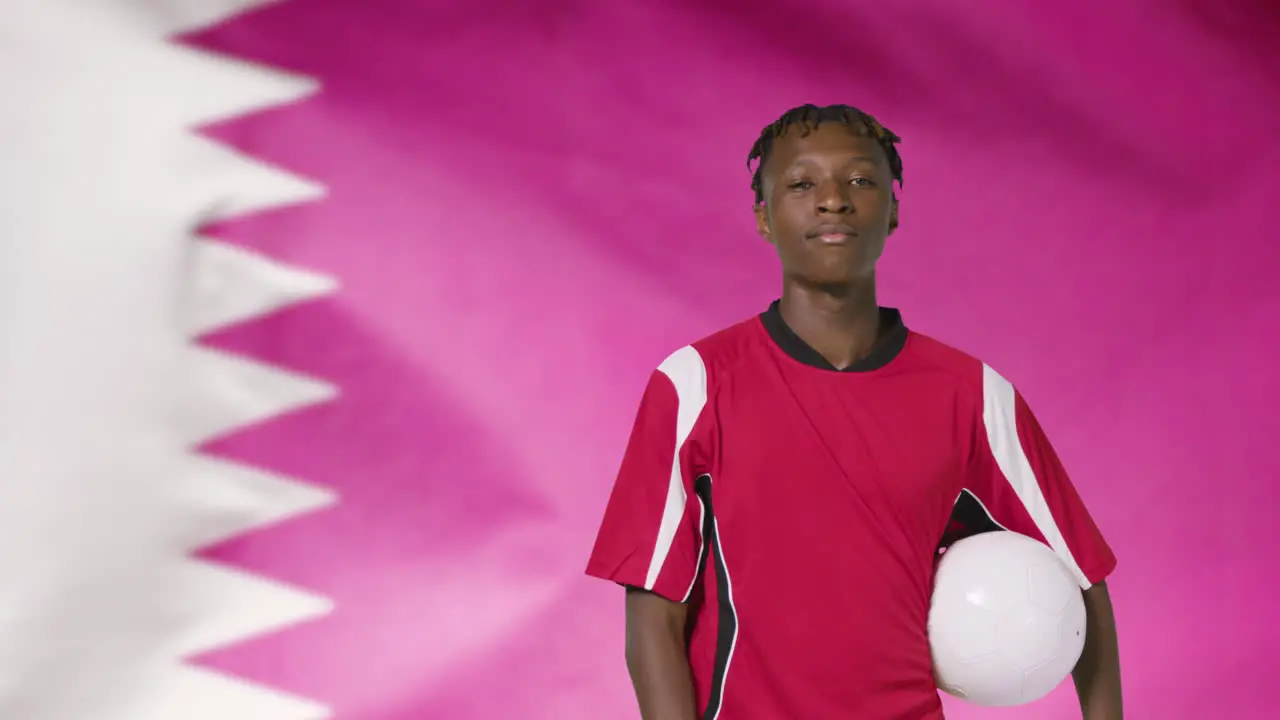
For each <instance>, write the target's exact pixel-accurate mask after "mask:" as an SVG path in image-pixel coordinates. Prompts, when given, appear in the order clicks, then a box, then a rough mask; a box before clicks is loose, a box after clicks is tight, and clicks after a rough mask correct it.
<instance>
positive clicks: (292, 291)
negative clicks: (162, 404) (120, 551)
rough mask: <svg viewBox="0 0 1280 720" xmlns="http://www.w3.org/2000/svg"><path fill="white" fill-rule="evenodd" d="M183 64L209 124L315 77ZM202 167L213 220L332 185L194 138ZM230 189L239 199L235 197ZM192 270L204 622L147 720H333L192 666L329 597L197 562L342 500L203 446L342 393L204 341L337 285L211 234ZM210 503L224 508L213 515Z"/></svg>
mask: <svg viewBox="0 0 1280 720" xmlns="http://www.w3.org/2000/svg"><path fill="white" fill-rule="evenodd" d="M262 4H265V3H264V2H262V0H221V1H219V2H208V1H205V2H199V1H197V0H190V1H189V2H187V3H186V4H185V6H183V7H180V8H179V9H178V11H177V12H176V15H177V16H178V17H175V18H171V19H170V20H171V24H170V26H169V27H168V28H166V30H167V32H166V35H170V36H173V35H179V34H182V33H188V32H191V31H192V30H195V29H197V28H199V27H201V26H206V25H212V24H216V23H218V22H221V21H224V20H226V19H228V18H230V17H231V16H233V15H236V14H239V13H240V12H243V11H245V10H248V9H250V8H252V7H254V6H258V5H262ZM171 47H172V50H173V53H174V54H175V57H176V58H178V62H179V63H181V64H183V65H185V67H184V68H183V69H182V77H183V80H184V85H185V96H186V97H187V98H189V99H190V101H191V102H190V104H189V106H188V107H189V109H190V111H191V112H190V114H189V115H188V116H187V117H185V118H184V119H185V120H186V121H187V122H188V123H189V124H190V126H193V127H200V126H205V125H209V124H213V123H215V122H219V121H224V120H227V119H231V118H237V117H243V116H245V115H248V114H251V113H255V112H259V111H262V110H265V109H268V108H272V107H276V106H279V105H281V104H284V103H290V102H295V101H298V100H301V99H303V98H305V97H307V96H308V95H310V94H312V93H313V92H315V91H316V89H317V86H316V83H315V82H313V81H311V80H309V79H307V78H300V77H294V76H289V75H286V74H283V73H280V72H276V71H273V70H269V69H267V68H263V67H260V66H257V65H253V64H250V63H244V62H240V61H237V60H233V59H230V58H226V57H219V56H214V55H211V54H209V53H206V52H203V51H199V50H195V49H191V48H187V47H183V46H180V45H176V44H174V45H171ZM190 143H191V144H192V145H193V146H196V147H197V148H198V150H197V151H196V152H197V153H198V156H199V160H200V163H201V164H202V165H203V169H204V172H205V173H207V174H209V175H211V176H215V177H219V178H223V179H224V180H225V181H224V182H222V183H219V185H220V190H222V191H223V193H222V194H220V195H219V196H218V197H216V198H210V203H209V205H208V206H209V207H211V208H213V213H212V214H211V215H210V216H209V217H206V218H204V220H205V221H206V222H210V223H212V222H216V221H219V220H224V219H228V218H231V217H238V216H243V215H245V214H248V213H253V212H258V211H263V210H268V209H273V208H278V207H281V206H285V205H291V204H296V203H301V202H311V201H314V200H317V199H319V198H320V197H322V196H323V188H321V187H320V186H318V185H316V184H315V183H312V182H310V181H307V180H305V179H302V178H298V177H296V176H293V175H291V174H289V173H287V172H285V171H283V170H281V169H279V168H275V167H270V166H268V165H266V164H264V163H262V162H259V161H257V160H255V159H254V158H251V157H246V156H244V155H242V154H240V153H238V152H236V151H233V150H231V149H229V148H227V147H225V146H223V145H220V144H218V143H216V142H213V141H211V140H209V139H207V138H205V137H202V136H200V135H198V134H196V133H193V134H192V135H191V137H190ZM228 191H229V192H228ZM190 263H191V264H190V269H191V272H192V274H193V294H192V297H191V298H190V302H189V304H188V306H187V308H186V311H187V312H186V317H185V323H186V326H185V331H186V333H187V334H188V337H189V338H190V339H191V340H192V342H191V344H190V345H189V347H188V353H189V357H188V358H187V360H188V363H189V370H190V383H189V386H190V388H191V390H192V393H193V395H192V397H191V398H190V402H189V403H188V404H187V405H186V407H187V412H186V413H184V415H183V417H182V418H181V420H180V426H179V431H180V433H181V438H182V440H183V442H184V443H185V444H186V446H187V447H189V448H192V449H191V450H190V451H189V454H188V461H187V466H186V472H185V475H184V477H183V478H181V480H180V482H181V483H182V484H183V487H184V490H183V492H184V494H185V495H186V496H187V499H188V501H189V502H192V503H197V504H200V505H202V506H204V508H205V514H206V515H208V516H209V517H208V519H207V520H206V522H204V523H203V524H202V525H201V527H199V528H198V530H196V531H194V532H193V533H192V534H191V536H190V537H189V544H188V545H187V547H186V548H185V549H186V551H187V552H188V553H189V559H188V560H187V561H186V565H185V573H186V578H185V580H184V583H183V585H184V587H185V588H186V590H187V592H188V593H189V594H190V596H191V598H193V600H192V603H193V604H194V605H195V607H193V608H192V611H193V613H194V617H195V618H196V622H194V623H192V624H191V625H190V626H189V627H188V628H187V629H186V632H185V633H184V634H183V635H182V636H181V637H180V638H177V639H176V641H175V643H174V646H173V648H172V651H173V658H174V661H175V665H176V667H175V669H174V673H173V675H172V683H171V684H170V685H169V686H168V687H167V688H166V692H162V693H154V694H152V695H151V696H149V702H150V703H151V707H148V708H144V709H142V710H141V711H140V712H138V714H137V715H136V716H135V717H136V718H137V719H138V720H152V718H154V719H155V720H160V719H161V718H162V717H164V718H172V717H174V716H175V715H174V714H173V712H174V710H175V709H179V708H180V712H179V713H178V715H180V716H181V717H182V718H183V719H184V720H205V719H206V718H207V719H208V720H215V718H216V719H218V720H225V718H231V717H233V718H245V719H246V720H250V719H252V720H316V719H318V718H325V717H329V715H330V712H329V710H328V709H327V708H325V707H323V706H322V705H319V704H317V703H314V702H310V701H307V700H304V699H301V698H296V697H292V696H289V695H286V694H284V693H281V692H278V691H275V690H272V689H269V688H264V687H261V686H256V685H253V684H251V683H250V682H248V681H246V680H242V679H236V678H231V677H227V676H224V675H221V674H218V673H215V672H212V671H210V670H207V669H204V668H200V667H195V666H192V665H190V664H187V663H185V662H184V659H185V658H190V657H194V656H198V655H201V654H204V653H208V652H211V651H214V650H217V649H220V648H224V647H228V646H231V645H235V644H237V643H239V642H243V641H246V640H249V639H251V638H256V637H260V636H262V635H265V634H269V633H272V632H276V631H279V630H281V629H284V628H287V627H289V626H292V625H296V624H298V623H303V622H307V621H309V620H314V619H316V618H319V617H322V616H324V615H325V614H327V613H328V612H329V611H330V610H331V609H332V604H331V602H330V601H329V600H328V599H327V598H324V597H320V596H317V595H314V594H311V593H308V592H305V591H303V590H299V589H296V588H290V587H286V586H284V585H282V584H280V583H276V582H273V581H271V580H270V579H268V578H263V577H257V576H254V575H251V574H249V573H246V572H243V571H241V570H237V569H234V568H228V567H225V566H220V565H217V564H214V563H211V562H209V561H207V560H204V559H201V558H198V557H195V555H196V553H198V552H199V550H201V549H202V548H204V547H207V546H210V545H214V544H217V543H220V542H223V541H225V540H227V539H230V538H232V537H236V536H240V535H243V534H245V533H248V532H252V531H254V530H257V529H261V528H263V527H266V526H268V525H271V524H275V523H279V522H283V521H286V520H289V519H291V518H296V517H298V516H299V515H302V514H305V513H309V512H313V511H316V510H319V509H321V508H324V507H326V506H329V505H331V504H333V503H334V502H336V497H335V496H334V494H333V493H331V492H328V491H326V490H324V489H320V488H316V487H314V486H310V485H307V484H305V483H304V482H302V481H300V480H297V479H293V478H288V477H281V476H279V475H277V474H274V473H270V472H267V471H265V470H263V469H259V468H252V467H247V466H244V465H241V464H238V463H233V462H229V461H226V460H222V459H217V458H213V457H209V456H206V455H203V454H202V453H201V452H200V450H199V448H200V447H201V446H203V445H205V444H206V443H208V442H210V441H212V440H214V439H216V438H219V437H221V436H224V435H226V434H229V433H233V432H236V431H238V430H242V429H244V428H246V427H249V426H253V425H256V424H259V423H263V422H267V421H270V420H271V419H272V418H275V417H278V416H281V415H284V414H286V413H290V412H293V411H296V410H299V409H301V408H304V407H308V406H311V405H315V404H317V403H324V402H330V401H332V400H333V399H335V398H336V397H337V389H336V388H335V387H334V386H332V385H331V384H329V383H326V382H324V381H322V380H319V379H316V378H309V377H304V376H302V375H300V374H298V373H295V372H291V371H289V370H287V369H285V368H279V367H271V366H268V365H266V364H263V363H261V362H258V361H256V360H254V359H251V358H245V357H237V356H234V355H231V354H228V353H225V352H221V351H218V350H214V349H211V348H207V347H202V346H201V345H200V343H199V338H200V337H202V336H204V335H206V334H208V333H211V332H215V331H217V330H220V329H225V328H227V327H229V326H232V325H235V324H239V323H242V322H247V321H251V320H254V319H256V318H260V317H263V316H265V315H268V314H270V313H273V312H275V311H277V310H280V309H282V308H285V307H287V306H291V305H296V304H298V303H303V302H307V301H310V300H314V299H317V298H320V297H323V296H325V295H328V294H331V293H333V292H334V291H335V290H336V289H337V283H336V281H335V280H334V279H333V278H330V277H327V276H324V275H321V274H317V273H313V272H309V271H304V270H300V269H297V268H292V267H289V266H286V265H283V264H281V263H278V262H274V261H272V260H271V259H269V258H266V257H263V256H261V255H259V254H257V253H254V252H252V251H249V250H245V249H242V248H238V247H233V246H230V245H226V244H222V243H219V242H217V241H216V240H213V239H210V238H206V237H196V238H194V239H193V245H192V253H191V260H190ZM209 509H216V512H215V513H214V514H212V515H210V514H209V512H208V510H209Z"/></svg>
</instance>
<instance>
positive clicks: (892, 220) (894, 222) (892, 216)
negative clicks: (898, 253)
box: [889, 194, 898, 235]
mask: <svg viewBox="0 0 1280 720" xmlns="http://www.w3.org/2000/svg"><path fill="white" fill-rule="evenodd" d="M897 229H898V196H897V195H896V194H895V195H894V196H893V205H892V206H891V207H890V208H889V234H890V235H892V234H893V231H894V230H897Z"/></svg>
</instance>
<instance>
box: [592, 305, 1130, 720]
mask: <svg viewBox="0 0 1280 720" xmlns="http://www.w3.org/2000/svg"><path fill="white" fill-rule="evenodd" d="M882 320H883V322H886V323H888V324H889V327H890V331H889V332H888V333H886V334H885V337H884V339H883V340H882V341H881V342H880V343H878V345H877V347H876V348H875V349H874V350H873V352H872V353H871V354H870V355H869V356H868V357H866V358H865V359H863V360H862V361H860V362H858V363H856V364H855V365H853V366H852V367H849V368H846V369H844V370H837V369H836V368H834V367H832V366H831V365H830V364H829V363H828V362H827V361H826V360H825V359H823V358H822V356H821V355H819V354H818V353H817V352H816V351H815V350H813V349H812V348H810V347H809V346H808V345H806V344H805V343H804V342H803V341H802V340H801V339H800V338H799V337H798V336H797V335H795V334H794V333H793V332H791V330H790V329H789V328H787V326H786V324H785V323H784V322H783V321H782V318H781V315H780V314H779V312H778V309H777V303H774V305H773V306H771V307H770V309H769V310H768V311H766V312H765V313H763V314H761V315H760V316H759V317H756V318H752V319H750V320H748V321H746V322H743V323H740V324H738V325H735V326H733V327H730V328H728V329H726V330H723V331H721V332H719V333H716V334H715V335H712V336H710V337H708V338H706V339H704V340H701V341H699V342H696V343H693V344H692V345H690V346H686V347H683V348H681V349H679V350H677V351H676V352H675V353H673V354H672V355H671V356H670V357H668V358H667V359H666V361H664V362H663V363H662V364H661V366H660V367H659V368H658V369H657V371H655V372H654V373H653V375H652V377H651V378H650V380H649V384H648V387H647V389H646V390H645V393H644V397H643V400H642V401H641V404H640V410H639V414H638V417H637V418H636V421H635V427H634V429H633V431H632V434H631V438H630V441H629V444H628V446H627V450H626V453H625V456H624V458H623V461H622V468H621V471H620V472H619V474H618V478H617V481H616V484H615V486H614V489H613V493H612V496H611V497H610V500H609V504H608V507H607V509H606V510H605V515H604V521H603V523H602V525H601V528H600V533H599V537H598V538H597V540H596V545H595V549H594V551H593V552H592V555H591V559H590V562H589V564H588V567H587V572H588V573H589V574H590V575H593V576H596V577H600V578H604V579H607V580H611V581H614V582H617V583H620V584H622V585H629V586H635V587H639V588H644V589H647V590H649V591H652V592H654V593H657V594H659V595H662V596H663V597H666V598H668V599H670V600H673V601H676V602H683V603H690V604H691V607H690V617H691V618H692V625H693V627H692V636H691V640H690V644H689V660H690V665H691V667H692V670H693V680H694V687H695V689H696V694H697V702H698V706H699V709H700V712H701V713H702V717H703V719H704V720H786V719H790V718H795V719H796V720H815V719H819V718H820V719H821V720H837V719H839V718H850V719H852V718H858V719H859V720H869V719H875V720H925V719H930V720H933V719H936V718H941V717H942V706H941V702H940V699H939V697H938V694H937V690H936V687H935V684H934V679H933V672H932V664H931V662H930V657H929V641H928V637H927V633H926V622H927V618H928V611H929V599H930V593H931V588H932V581H933V570H934V560H935V558H936V556H937V552H938V548H939V546H940V544H941V543H943V542H944V541H949V540H951V539H954V536H955V535H956V534H957V532H959V533H961V534H963V533H971V532H975V531H982V530H984V529H998V528H1004V529H1008V530H1013V531H1016V532H1019V533H1023V534H1025V535H1029V536H1031V537H1033V538H1036V539H1038V540H1041V541H1043V542H1045V543H1046V544H1047V545H1048V546H1049V547H1051V548H1052V549H1053V550H1054V552H1056V553H1057V554H1058V556H1059V557H1060V558H1062V560H1063V562H1065V563H1066V565H1067V567H1068V568H1070V569H1071V571H1072V573H1073V574H1074V575H1075V576H1076V579H1077V580H1078V582H1079V584H1080V586H1081V588H1088V587H1089V586H1090V585H1091V584H1093V583H1096V582H1099V581H1100V580H1102V579H1103V578H1104V577H1106V576H1107V574H1108V573H1110V572H1111V570H1112V569H1113V568H1114V567H1115V557H1114V556H1113V554H1112V552H1111V550H1110V548H1109V547H1108V546H1107V543H1106V541H1105V540H1103V538H1102V535H1101V534H1100V533H1099V532H1098V529H1097V527H1096V526H1095V525H1094V522H1093V520H1092V519H1091V518H1090V517H1089V513H1088V511H1087V510H1086V509H1085V507H1084V505H1083V504H1082V503H1081V501H1080V497H1079V496H1078V495H1077V494H1076V491H1075V489H1074V488H1073V487H1072V485H1071V482H1070V480H1069V479H1068V478H1067V474H1066V472H1065V471H1064V470H1063V468H1062V465H1061V463H1060V462H1059V461H1058V458H1057V456H1056V455H1055V454H1054V451H1053V448H1052V447H1051V446H1050V444H1049V441H1048V440H1047V439H1046V438H1045V436H1044V433H1043V432H1042V431H1041V429H1040V426H1039V425H1038V424H1037V423H1036V420H1035V418H1034V417H1033V416H1032V414H1031V411H1030V409H1029V408H1028V407H1027V404H1026V403H1025V402H1024V401H1023V399H1022V398H1021V396H1020V395H1019V394H1018V393H1017V392H1016V391H1015V390H1014V388H1013V386H1012V385H1010V384H1009V382H1008V381H1006V380H1005V379H1004V378H1003V377H1001V376H1000V375H999V374H997V373H996V372H995V371H994V370H992V369H991V368H990V367H987V366H986V365H984V364H983V363H982V362H981V361H979V360H976V359H974V358H972V357H970V356H968V355H966V354H964V353H962V352H960V351H958V350H955V349H952V348H950V347H948V346H946V345H944V344H942V343H940V342H938V341H936V340H933V339H931V338H929V337H927V336H924V335H920V334H918V333H915V332H911V331H909V330H908V329H907V328H906V326H905V325H903V324H902V319H901V315H900V314H899V313H898V312H897V311H894V310H891V309H884V310H883V311H882ZM962 526H963V527H962ZM944 536H946V537H945V540H944Z"/></svg>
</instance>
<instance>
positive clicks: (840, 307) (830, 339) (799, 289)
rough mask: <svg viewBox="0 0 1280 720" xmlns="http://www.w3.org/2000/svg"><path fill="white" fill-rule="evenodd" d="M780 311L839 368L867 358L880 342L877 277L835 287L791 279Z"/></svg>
mask: <svg viewBox="0 0 1280 720" xmlns="http://www.w3.org/2000/svg"><path fill="white" fill-rule="evenodd" d="M778 311H779V312H780V313H781V314H782V319H783V320H784V321H785V322H786V323H787V327H789V328H791V331H792V332H794V333H795V334H796V335H798V336H799V337H800V339H801V340H804V341H805V342H806V343H808V345H809V346H810V347H812V348H813V349H814V350H817V351H818V353H820V354H821V355H822V356H823V357H824V358H826V359H827V362H829V363H831V364H832V365H834V366H835V367H837V368H846V367H848V366H850V365H852V364H853V363H855V362H857V361H858V360H861V359H862V358H864V357H866V356H867V355H868V354H869V353H870V352H871V349H872V348H873V347H875V344H876V341H877V340H879V339H880V330H881V328H880V305H879V303H878V302H877V300H876V283H875V278H874V277H870V278H866V279H865V280H862V281H860V282H858V283H854V284H851V285H847V286H840V287H834V288H831V287H828V288H815V287H813V286H806V285H802V284H799V283H796V282H793V281H791V280H787V281H786V282H784V283H783V287H782V299H781V301H780V302H779V304H778Z"/></svg>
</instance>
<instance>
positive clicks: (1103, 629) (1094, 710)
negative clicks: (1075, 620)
mask: <svg viewBox="0 0 1280 720" xmlns="http://www.w3.org/2000/svg"><path fill="white" fill-rule="evenodd" d="M1084 608H1085V613H1086V616H1087V618H1088V619H1087V622H1086V625H1085V634H1084V651H1083V652H1082V653H1080V661H1079V662H1077V663H1076V668H1075V670H1073V671H1072V672H1071V677H1072V679H1073V680H1074V681H1075V684H1076V695H1077V696H1079V698H1080V711H1081V713H1082V714H1083V715H1084V720H1121V718H1123V717H1124V703H1123V701H1122V699H1121V698H1122V696H1121V692H1120V643H1119V640H1118V639H1117V637H1116V615H1115V612H1114V611H1113V610H1112V608H1111V593H1109V592H1108V591H1107V584H1106V582H1100V583H1098V584H1096V585H1094V586H1092V587H1090V588H1089V589H1088V590H1085V591H1084Z"/></svg>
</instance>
